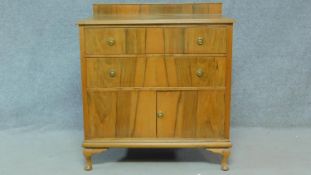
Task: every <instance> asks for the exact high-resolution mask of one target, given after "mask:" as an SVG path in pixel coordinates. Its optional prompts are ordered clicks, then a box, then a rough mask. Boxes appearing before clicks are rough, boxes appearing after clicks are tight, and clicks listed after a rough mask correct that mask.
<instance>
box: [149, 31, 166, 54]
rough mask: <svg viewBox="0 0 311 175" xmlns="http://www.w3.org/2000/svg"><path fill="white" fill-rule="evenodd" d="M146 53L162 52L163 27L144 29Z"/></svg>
mask: <svg viewBox="0 0 311 175" xmlns="http://www.w3.org/2000/svg"><path fill="white" fill-rule="evenodd" d="M146 30H147V31H146V32H147V33H146V53H148V54H149V53H164V29H163V28H147V29H146Z"/></svg>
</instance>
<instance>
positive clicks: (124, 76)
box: [87, 57, 146, 88]
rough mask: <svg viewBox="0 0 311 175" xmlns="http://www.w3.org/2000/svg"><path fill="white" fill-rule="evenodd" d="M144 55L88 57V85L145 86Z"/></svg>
mask: <svg viewBox="0 0 311 175" xmlns="http://www.w3.org/2000/svg"><path fill="white" fill-rule="evenodd" d="M145 61H146V59H145V58H144V57H137V58H136V57H133V58H89V59H87V87H88V88H106V87H133V86H143V81H144V72H145Z"/></svg>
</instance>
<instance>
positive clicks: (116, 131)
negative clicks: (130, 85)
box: [86, 91, 156, 138]
mask: <svg viewBox="0 0 311 175" xmlns="http://www.w3.org/2000/svg"><path fill="white" fill-rule="evenodd" d="M87 98H88V106H89V109H88V117H89V120H88V121H89V123H86V124H87V125H89V128H91V129H90V130H91V131H90V132H91V133H89V135H90V137H91V138H100V137H103V138H113V137H117V138H127V137H148V138H150V137H156V118H155V113H156V112H155V109H156V93H155V92H150V91H139V92H138V91H134V92H130V91H119V92H117V91H111V92H110V91H109V92H102V91H88V96H87Z"/></svg>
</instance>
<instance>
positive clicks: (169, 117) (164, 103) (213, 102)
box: [157, 90, 225, 138]
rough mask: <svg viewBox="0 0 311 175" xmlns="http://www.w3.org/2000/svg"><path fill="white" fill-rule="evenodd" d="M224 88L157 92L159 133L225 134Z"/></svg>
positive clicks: (172, 135) (178, 135)
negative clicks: (221, 89) (222, 89)
mask: <svg viewBox="0 0 311 175" xmlns="http://www.w3.org/2000/svg"><path fill="white" fill-rule="evenodd" d="M224 95H225V92H224V91H216V90H215V91H168V92H157V136H158V137H168V138H224V122H225V99H224Z"/></svg>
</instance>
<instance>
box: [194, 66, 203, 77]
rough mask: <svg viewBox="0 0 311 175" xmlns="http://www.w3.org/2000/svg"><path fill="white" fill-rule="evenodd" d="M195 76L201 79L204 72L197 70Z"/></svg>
mask: <svg viewBox="0 0 311 175" xmlns="http://www.w3.org/2000/svg"><path fill="white" fill-rule="evenodd" d="M195 74H196V75H197V76H198V77H203V75H204V70H203V69H201V68H199V69H197V71H196V72H195Z"/></svg>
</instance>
